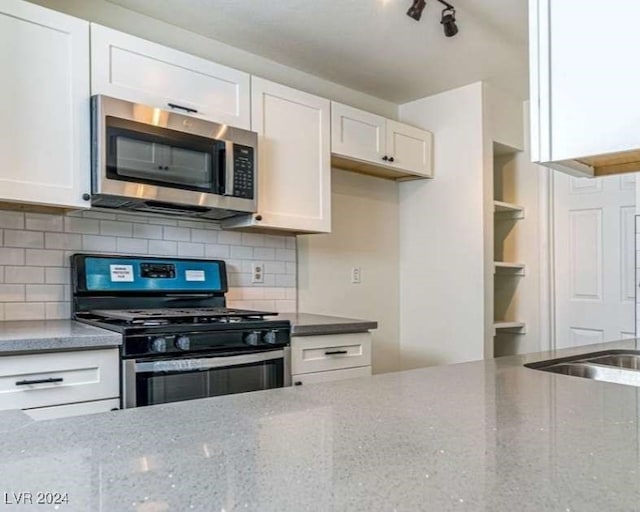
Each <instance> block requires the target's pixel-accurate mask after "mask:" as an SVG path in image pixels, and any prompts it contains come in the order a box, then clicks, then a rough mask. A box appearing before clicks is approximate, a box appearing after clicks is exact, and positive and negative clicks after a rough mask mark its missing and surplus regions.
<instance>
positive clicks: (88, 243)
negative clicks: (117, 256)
mask: <svg viewBox="0 0 640 512" xmlns="http://www.w3.org/2000/svg"><path fill="white" fill-rule="evenodd" d="M82 250H83V251H91V252H115V250H116V239H115V238H114V237H112V236H100V235H82Z"/></svg>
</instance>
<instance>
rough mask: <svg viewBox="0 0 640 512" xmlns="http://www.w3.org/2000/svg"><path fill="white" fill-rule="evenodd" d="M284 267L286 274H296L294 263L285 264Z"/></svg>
mask: <svg viewBox="0 0 640 512" xmlns="http://www.w3.org/2000/svg"><path fill="white" fill-rule="evenodd" d="M285 265H286V267H285V268H286V271H287V274H296V273H297V272H298V265H297V264H296V263H290V262H287V263H286V264H285Z"/></svg>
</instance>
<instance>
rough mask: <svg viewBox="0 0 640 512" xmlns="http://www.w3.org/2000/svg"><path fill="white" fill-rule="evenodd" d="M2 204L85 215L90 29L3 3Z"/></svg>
mask: <svg viewBox="0 0 640 512" xmlns="http://www.w3.org/2000/svg"><path fill="white" fill-rule="evenodd" d="M0 48H2V50H0V70H2V71H1V73H2V78H1V79H0V155H1V158H2V165H0V200H1V201H15V202H21V203H33V204H43V205H51V206H62V207H70V208H88V207H89V206H90V204H89V197H88V196H87V197H86V199H85V198H84V197H83V196H84V195H85V194H89V193H90V192H91V181H90V180H91V178H90V176H91V174H90V155H89V145H90V132H89V118H90V115H89V23H87V22H86V21H83V20H79V19H77V18H73V17H71V16H67V15H65V14H61V13H59V12H56V11H51V10H49V9H45V8H43V7H39V6H36V5H34V4H31V3H28V2H22V1H19V0H4V1H3V2H1V3H0Z"/></svg>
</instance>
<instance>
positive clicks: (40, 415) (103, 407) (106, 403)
mask: <svg viewBox="0 0 640 512" xmlns="http://www.w3.org/2000/svg"><path fill="white" fill-rule="evenodd" d="M113 409H120V399H119V398H111V399H109V400H94V401H93V402H81V403H79V404H67V405H53V406H51V407H37V408H35V409H28V410H26V411H24V412H25V413H26V414H28V415H29V416H31V417H32V418H33V419H34V420H54V419H56V418H69V417H71V416H81V415H83V414H95V413H97V412H107V411H111V410H113Z"/></svg>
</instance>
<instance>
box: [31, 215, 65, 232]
mask: <svg viewBox="0 0 640 512" xmlns="http://www.w3.org/2000/svg"><path fill="white" fill-rule="evenodd" d="M25 222H26V227H27V229H30V230H32V231H62V229H63V228H64V217H63V216H62V215H55V214H47V213H29V212H27V213H26V214H25Z"/></svg>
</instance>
